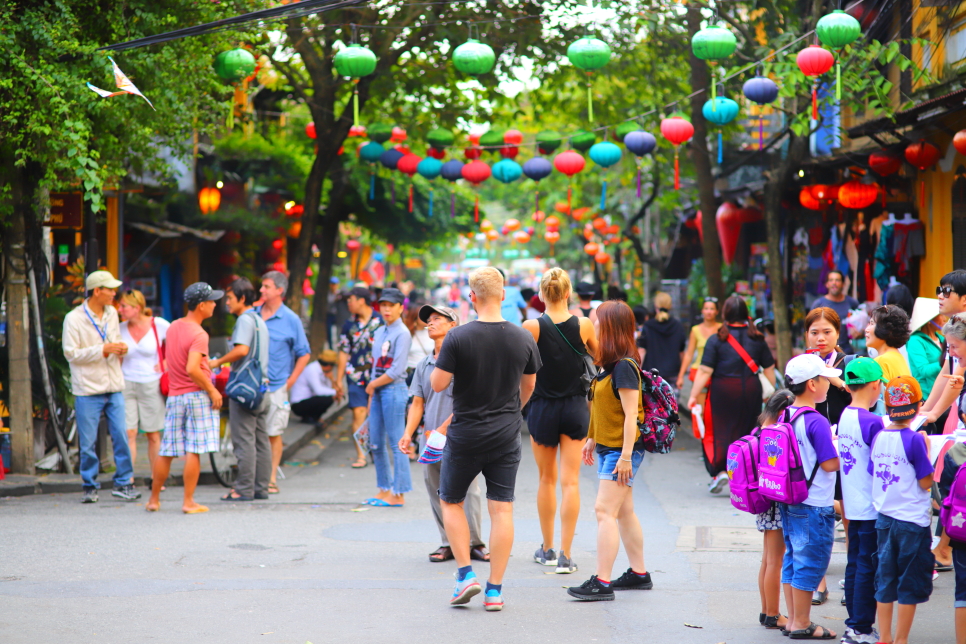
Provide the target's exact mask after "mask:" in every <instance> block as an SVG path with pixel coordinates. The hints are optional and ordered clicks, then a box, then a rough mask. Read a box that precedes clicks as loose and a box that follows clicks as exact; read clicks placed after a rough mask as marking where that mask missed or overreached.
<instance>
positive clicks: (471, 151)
mask: <svg viewBox="0 0 966 644" xmlns="http://www.w3.org/2000/svg"><path fill="white" fill-rule="evenodd" d="M482 154H483V150H481V149H480V148H478V147H476V146H473V147H471V148H466V149H465V150H463V156H465V157H466V158H467V159H469V160H470V161H475V160H476V159H479V158H480V156H482Z"/></svg>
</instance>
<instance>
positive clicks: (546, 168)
mask: <svg viewBox="0 0 966 644" xmlns="http://www.w3.org/2000/svg"><path fill="white" fill-rule="evenodd" d="M522 171H523V174H524V175H526V177H527V178H528V179H532V180H533V182H534V184H536V188H535V190H534V211H533V212H534V215H533V218H534V220H535V221H537V223H540V222H539V220H538V219H537V214H538V213H539V212H540V180H541V179H546V178H547V177H549V176H550V173H551V172H553V166H552V165H551V164H550V162H549V161H547V160H546V159H544V158H543V157H533V158H532V159H529V160H528V161H527V162H526V163H524V164H523V169H522Z"/></svg>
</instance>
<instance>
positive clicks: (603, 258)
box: [594, 250, 610, 264]
mask: <svg viewBox="0 0 966 644" xmlns="http://www.w3.org/2000/svg"><path fill="white" fill-rule="evenodd" d="M594 261H595V262H597V263H598V264H606V263H607V262H609V261H610V255H609V254H608V253H607V252H606V251H603V250H602V251H600V252H598V253H597V254H596V255H594Z"/></svg>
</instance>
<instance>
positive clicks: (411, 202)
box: [409, 183, 413, 214]
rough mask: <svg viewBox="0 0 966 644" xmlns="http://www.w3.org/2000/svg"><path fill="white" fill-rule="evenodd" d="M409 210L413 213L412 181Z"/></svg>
mask: <svg viewBox="0 0 966 644" xmlns="http://www.w3.org/2000/svg"><path fill="white" fill-rule="evenodd" d="M409 212H410V214H412V212H413V184H412V183H410V184H409Z"/></svg>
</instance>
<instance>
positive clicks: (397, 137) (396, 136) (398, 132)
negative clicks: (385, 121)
mask: <svg viewBox="0 0 966 644" xmlns="http://www.w3.org/2000/svg"><path fill="white" fill-rule="evenodd" d="M407 138H408V135H407V134H406V130H404V129H402V128H401V127H394V128H392V135H391V136H390V137H389V140H390V141H391V142H393V143H402V142H403V141H405V140H406V139H407Z"/></svg>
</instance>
